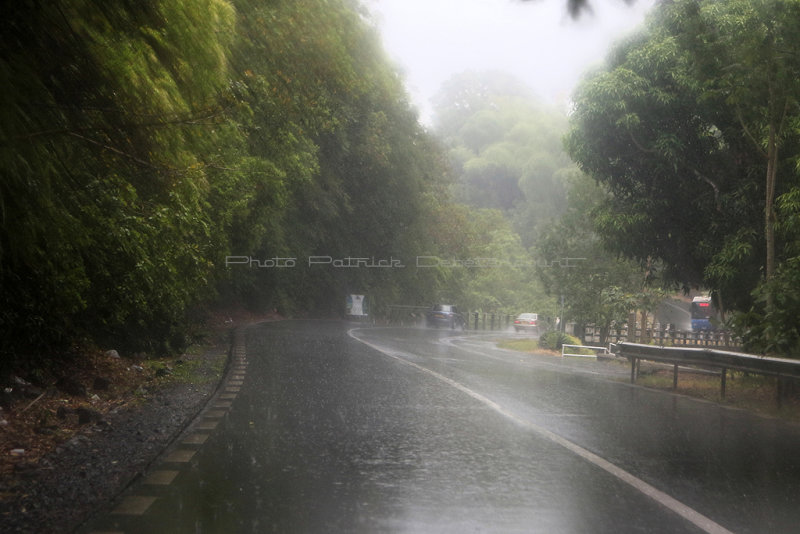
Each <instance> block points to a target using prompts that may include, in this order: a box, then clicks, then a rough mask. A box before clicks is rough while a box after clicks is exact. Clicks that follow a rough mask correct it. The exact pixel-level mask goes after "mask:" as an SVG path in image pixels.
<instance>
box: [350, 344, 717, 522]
mask: <svg viewBox="0 0 800 534" xmlns="http://www.w3.org/2000/svg"><path fill="white" fill-rule="evenodd" d="M356 330H358V329H357V328H353V329H351V330H349V331H348V334H349V335H350V337H352V338H353V339H355V340H357V341H360V342H361V343H363V344H365V345H367V346H368V347H370V348H373V349H375V350H377V351H378V352H380V353H381V354H384V355H386V356H389V357H390V358H394V359H395V360H398V361H399V362H402V363H404V364H406V365H410V366H411V367H414V368H415V369H417V370H419V371H422V372H423V373H426V374H428V375H431V376H433V377H434V378H437V379H439V380H441V381H442V382H444V383H445V384H447V385H449V386H451V387H454V388H456V389H457V390H459V391H461V392H463V393H465V394H467V395H469V396H470V397H472V398H473V399H475V400H477V401H479V402H481V403H483V404H485V405H487V406H489V407H490V408H492V409H493V410H495V411H496V412H497V413H499V414H501V415H503V416H504V417H507V418H509V419H511V420H512V421H514V422H515V423H517V424H519V425H520V426H523V427H525V428H528V429H529V430H531V431H533V432H535V433H537V434H539V435H540V436H542V437H544V438H546V439H548V440H550V441H552V442H553V443H556V444H558V445H561V446H562V447H564V448H565V449H568V450H570V451H572V452H573V453H575V454H577V455H578V456H580V457H581V458H583V459H584V460H586V461H588V462H590V463H592V464H594V465H595V466H597V467H599V468H600V469H603V470H604V471H606V472H608V473H610V474H611V475H613V476H615V477H616V478H618V479H619V480H621V481H622V482H625V483H626V484H628V485H630V486H631V487H633V488H634V489H636V490H638V491H639V492H641V493H643V494H644V495H646V496H648V497H650V498H651V499H653V500H654V501H656V502H657V503H659V504H661V505H662V506H664V507H665V508H667V509H669V510H671V511H672V512H674V513H676V514H678V515H679V516H681V517H682V518H684V519H686V520H687V521H689V522H690V523H692V524H693V525H695V526H697V527H699V528H700V529H702V530H703V532H707V533H708V534H733V533H732V532H731V531H730V530H728V529H726V528H725V527H723V526H722V525H720V524H718V523H716V522H714V521H713V520H712V519H710V518H708V517H706V516H704V515H702V514H701V513H700V512H698V511H697V510H695V509H693V508H691V507H689V506H687V505H685V504H683V503H682V502H680V501H679V500H677V499H675V498H673V497H671V496H669V495H667V494H666V493H664V492H663V491H661V490H659V489H657V488H655V487H654V486H651V485H650V484H648V483H647V482H645V481H644V480H642V479H640V478H638V477H636V476H634V475H633V474H631V473H629V472H628V471H626V470H624V469H622V468H621V467H619V466H617V465H615V464H612V463H611V462H609V461H608V460H606V459H605V458H602V457H600V456H598V455H597V454H595V453H593V452H591V451H590V450H588V449H585V448H583V447H581V446H580V445H578V444H577V443H573V442H572V441H570V440H568V439H566V438H564V437H562V436H559V435H558V434H556V433H554V432H552V431H550V430H547V429H546V428H544V427H542V426H540V425H537V424H536V423H533V422H531V421H528V420H525V419H522V418H521V417H519V416H518V415H516V414H514V413H513V412H510V411H508V410H506V409H505V408H503V407H502V406H500V405H499V404H497V403H496V402H494V401H493V400H491V399H489V398H488V397H485V396H484V395H481V394H480V393H478V392H476V391H473V390H471V389H469V388H468V387H466V386H464V385H463V384H460V383H459V382H456V381H455V380H453V379H451V378H448V377H446V376H444V375H442V374H440V373H437V372H436V371H432V370H431V369H428V368H426V367H423V366H421V365H418V364H416V363H414V362H411V361H409V360H408V359H407V356H412V355H411V354H407V353H404V352H403V351H398V350H394V349H389V348H386V347H381V346H379V345H376V344H374V343H370V342H369V341H365V340H363V339H361V338H359V337H358V336H357V335H356V334H355V331H356Z"/></svg>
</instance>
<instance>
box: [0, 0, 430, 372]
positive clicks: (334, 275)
mask: <svg viewBox="0 0 800 534" xmlns="http://www.w3.org/2000/svg"><path fill="white" fill-rule="evenodd" d="M4 15H5V16H4V27H5V29H4V31H3V33H2V36H0V50H2V57H1V61H0V77H1V78H2V81H3V84H2V89H1V91H2V92H3V97H4V98H3V101H4V105H3V107H2V111H0V113H2V120H0V172H2V181H0V221H1V223H0V224H1V226H0V287H1V288H2V290H0V299H2V302H0V351H1V352H2V353H3V354H5V355H6V357H4V361H6V362H8V361H9V359H8V358H7V356H8V355H12V356H13V355H16V356H17V357H19V356H25V355H32V354H47V351H63V350H65V349H68V348H70V347H72V346H74V345H75V344H76V343H82V342H84V341H90V342H96V343H99V344H101V345H105V346H109V345H112V344H113V345H112V346H114V347H118V348H122V347H125V348H127V349H129V350H146V351H154V352H158V351H166V350H170V349H171V348H177V347H180V346H181V345H182V344H183V343H184V342H185V335H186V321H187V320H188V319H189V317H190V316H191V313H192V310H194V309H196V308H197V307H199V306H200V305H201V304H203V303H204V302H207V301H208V300H210V299H213V298H217V297H219V298H222V297H231V298H236V296H242V295H244V296H246V297H247V298H248V299H249V300H250V301H251V303H253V304H257V305H259V306H261V307H262V308H263V307H282V308H286V309H290V310H291V309H294V310H314V311H317V312H319V313H322V312H328V311H330V310H332V309H337V308H341V307H342V305H343V294H344V292H345V291H354V292H363V291H372V290H373V289H374V291H375V292H381V293H383V294H387V295H391V294H392V293H397V292H398V291H401V290H402V291H412V292H415V293H416V294H417V295H422V294H425V292H426V291H428V290H429V289H430V288H429V287H427V288H426V287H425V285H424V282H425V281H424V280H423V281H418V280H415V279H414V275H413V272H412V271H411V270H406V271H400V270H397V272H393V273H391V275H390V274H389V273H387V271H386V270H383V271H381V270H378V269H350V270H343V269H338V270H335V269H330V268H328V269H318V270H317V271H314V272H311V271H312V270H311V269H310V268H307V265H304V262H305V259H306V257H307V256H309V255H324V256H331V257H334V258H337V257H343V256H376V257H384V256H385V257H389V256H391V255H394V256H403V255H408V254H413V253H415V248H418V247H426V246H427V245H428V244H429V241H427V240H426V239H425V238H424V237H422V234H423V230H424V228H423V227H421V225H420V224H419V220H420V218H423V219H424V216H423V215H424V214H425V213H429V212H433V211H435V210H436V209H438V208H439V205H440V200H439V199H440V195H439V193H438V192H439V191H441V190H442V186H441V185H440V183H441V181H442V180H443V174H444V170H443V169H444V166H443V164H442V162H441V161H440V158H439V155H438V151H437V149H436V148H435V146H434V144H433V142H432V141H431V140H430V139H429V138H428V136H427V135H426V134H425V133H424V132H423V131H422V130H421V129H420V126H419V125H418V124H417V121H416V117H415V115H414V112H413V111H412V110H411V108H410V106H409V104H408V102H407V100H406V97H405V94H404V92H403V89H402V86H401V82H400V80H399V79H398V78H397V76H396V74H395V73H394V72H393V71H392V70H391V68H390V67H389V66H388V63H387V62H386V61H385V59H384V57H383V54H382V52H381V50H380V48H379V47H378V45H377V39H376V36H375V33H374V31H373V29H372V28H371V26H370V25H369V23H368V21H367V20H366V19H365V16H364V14H363V13H361V12H360V11H359V6H358V5H357V4H356V3H354V2H350V1H348V0H337V1H332V2H331V1H322V0H309V1H306V2H294V1H289V0H284V1H281V0H277V1H270V2H266V1H255V0H253V1H251V0H235V1H227V0H180V1H179V0H169V1H167V0H163V1H162V0H146V1H143V2H136V3H128V2H111V3H109V2H104V1H99V0H62V1H55V2H45V3H39V2H17V3H15V4H13V6H10V7H9V8H8V9H6V11H5V13H4ZM431 246H432V245H431ZM429 250H432V249H429ZM229 256H247V257H252V258H254V259H259V260H266V259H269V258H274V257H284V258H288V257H293V258H297V267H296V268H293V269H274V268H273V269H269V268H255V267H251V266H250V265H249V264H248V265H228V266H226V258H228V257H229ZM303 267H306V268H303ZM17 359H19V358H17Z"/></svg>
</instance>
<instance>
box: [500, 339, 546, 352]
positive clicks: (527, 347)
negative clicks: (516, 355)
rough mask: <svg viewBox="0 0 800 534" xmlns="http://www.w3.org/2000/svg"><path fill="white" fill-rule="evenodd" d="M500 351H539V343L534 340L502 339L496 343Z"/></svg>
mask: <svg viewBox="0 0 800 534" xmlns="http://www.w3.org/2000/svg"><path fill="white" fill-rule="evenodd" d="M497 346H498V347H500V348H501V349H509V350H516V351H519V352H537V351H539V341H538V340H536V339H502V340H499V341H498V342H497Z"/></svg>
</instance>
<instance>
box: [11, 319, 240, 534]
mask: <svg viewBox="0 0 800 534" xmlns="http://www.w3.org/2000/svg"><path fill="white" fill-rule="evenodd" d="M232 332H233V328H232V327H229V328H226V329H223V330H220V331H217V332H216V333H215V334H213V337H212V339H210V340H209V343H207V344H205V345H204V346H203V347H202V348H201V349H200V350H198V351H196V353H194V354H185V355H181V357H180V360H178V361H177V364H178V366H179V367H182V368H185V369H190V372H189V373H188V374H187V376H183V375H182V374H181V372H180V371H176V373H175V375H176V376H171V377H168V379H167V380H157V381H153V382H151V383H150V385H148V386H147V387H144V388H143V387H139V388H138V389H136V390H135V391H133V392H130V393H129V394H128V395H127V396H126V400H125V401H124V402H118V403H117V404H116V405H113V404H112V405H111V406H109V408H108V410H107V411H105V412H103V413H101V412H97V416H96V417H94V420H93V421H92V422H90V423H88V424H83V425H81V426H80V428H79V429H78V430H77V431H76V432H75V433H74V434H73V435H72V436H71V437H70V438H69V439H67V440H66V441H64V442H62V443H60V444H58V445H57V446H55V448H54V449H52V450H50V451H49V452H46V453H44V454H42V455H41V456H39V457H38V458H36V459H35V460H33V461H30V460H29V461H18V462H16V463H14V464H12V465H11V466H10V467H9V466H8V465H6V466H5V469H4V471H3V474H2V479H0V532H4V533H12V532H14V533H41V532H52V533H60V532H72V531H74V530H75V529H77V528H78V527H79V526H80V525H81V524H82V523H83V522H85V521H86V520H87V519H88V518H89V517H90V516H91V514H92V513H93V512H94V511H95V510H97V509H98V508H100V507H102V506H103V505H105V504H106V503H107V502H108V501H110V500H112V499H114V498H115V497H116V496H117V495H118V494H119V493H120V492H121V491H122V490H124V489H125V488H126V487H127V486H128V485H129V484H130V483H131V482H133V481H134V480H136V479H137V478H138V477H140V476H141V475H142V474H143V473H144V472H145V471H146V469H147V468H148V466H149V465H150V464H151V463H152V462H153V461H155V459H156V458H157V457H158V455H159V454H160V453H161V452H162V451H163V450H164V449H165V448H166V447H167V446H168V445H169V444H170V443H171V442H172V441H173V440H174V439H175V438H176V437H177V436H178V435H179V434H180V433H181V431H182V430H183V429H184V428H185V427H186V425H188V424H189V423H190V422H191V421H192V419H193V418H194V417H195V416H196V415H197V414H198V413H199V412H200V411H201V410H202V409H203V407H204V406H205V404H206V403H207V402H208V400H209V399H210V398H211V397H212V396H213V394H214V392H215V391H216V389H217V387H218V385H219V383H220V380H221V378H222V377H223V376H224V372H225V370H226V368H227V363H228V361H229V359H230V358H229V356H230V347H231V344H232ZM169 374H172V371H169ZM50 411H51V412H52V411H53V410H52V409H50ZM3 452H4V453H5V454H8V452H7V451H3Z"/></svg>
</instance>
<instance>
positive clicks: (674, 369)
mask: <svg viewBox="0 0 800 534" xmlns="http://www.w3.org/2000/svg"><path fill="white" fill-rule="evenodd" d="M677 389H678V364H677V363H676V364H675V365H674V366H673V367H672V390H673V391H676V390H677Z"/></svg>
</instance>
